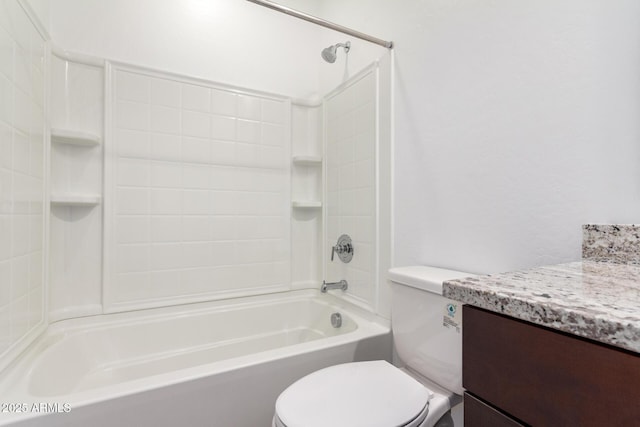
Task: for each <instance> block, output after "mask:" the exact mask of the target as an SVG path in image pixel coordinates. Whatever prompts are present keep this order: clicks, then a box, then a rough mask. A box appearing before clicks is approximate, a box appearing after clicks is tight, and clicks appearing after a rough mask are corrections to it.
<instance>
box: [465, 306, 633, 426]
mask: <svg viewBox="0 0 640 427" xmlns="http://www.w3.org/2000/svg"><path fill="white" fill-rule="evenodd" d="M463 319H464V327H463V384H464V387H465V388H466V389H467V390H468V391H470V392H471V393H472V394H474V395H476V396H478V397H480V398H482V400H483V401H485V402H487V403H489V404H490V405H492V406H494V407H496V408H500V410H502V411H504V412H506V413H508V414H510V415H512V416H513V417H514V418H516V419H518V420H521V421H522V422H524V423H526V424H529V425H532V426H581V427H582V426H604V425H610V426H640V356H638V354H636V353H632V352H629V351H625V350H622V349H618V348H615V347H611V346H606V345H602V344H599V343H596V342H593V341H590V340H587V339H582V338H579V337H575V336H573V335H569V334H565V333H561V332H558V331H554V330H551V329H548V328H544V327H540V326H536V325H533V324H531V323H528V322H523V321H520V320H516V319H513V318H510V317H507V316H503V315H499V314H496V313H492V312H489V311H486V310H482V309H478V308H476V307H472V306H468V305H465V306H464V308H463Z"/></svg>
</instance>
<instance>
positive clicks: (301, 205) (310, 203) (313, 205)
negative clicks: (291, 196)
mask: <svg viewBox="0 0 640 427" xmlns="http://www.w3.org/2000/svg"><path fill="white" fill-rule="evenodd" d="M291 207H293V208H294V209H318V208H321V207H322V202H320V201H318V200H294V201H292V202H291Z"/></svg>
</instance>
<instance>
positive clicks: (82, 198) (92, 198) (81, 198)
mask: <svg viewBox="0 0 640 427" xmlns="http://www.w3.org/2000/svg"><path fill="white" fill-rule="evenodd" d="M101 201H102V197H101V196H100V195H98V194H79V193H54V194H51V206H85V207H92V206H97V205H99V204H100V202H101Z"/></svg>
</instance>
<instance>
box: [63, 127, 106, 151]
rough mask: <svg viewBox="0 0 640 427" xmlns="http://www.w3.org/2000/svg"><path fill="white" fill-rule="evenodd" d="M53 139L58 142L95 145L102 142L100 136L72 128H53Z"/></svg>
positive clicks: (86, 145)
mask: <svg viewBox="0 0 640 427" xmlns="http://www.w3.org/2000/svg"><path fill="white" fill-rule="evenodd" d="M51 141H52V142H56V143H58V144H69V145H77V146H81V147H93V146H96V145H99V144H100V136H98V135H95V134H92V133H89V132H83V131H77V130H70V129H60V128H52V129H51Z"/></svg>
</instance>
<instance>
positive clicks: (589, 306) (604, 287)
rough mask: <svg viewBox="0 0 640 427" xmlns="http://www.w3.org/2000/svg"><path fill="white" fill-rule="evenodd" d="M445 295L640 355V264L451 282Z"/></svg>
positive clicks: (582, 265)
mask: <svg viewBox="0 0 640 427" xmlns="http://www.w3.org/2000/svg"><path fill="white" fill-rule="evenodd" d="M443 294H444V296H445V297H447V298H450V299H453V300H457V301H460V302H463V303H466V304H471V305H474V306H476V307H480V308H484V309H487V310H490V311H493V312H496V313H501V314H505V315H508V316H512V317H515V318H517V319H521V320H525V321H528V322H532V323H535V324H538V325H542V326H547V327H550V328H554V329H557V330H560V331H564V332H568V333H571V334H574V335H578V336H581V337H585V338H589V339H592V340H595V341H599V342H602V343H606V344H610V345H613V346H616V347H621V348H624V349H627V350H631V351H634V352H636V353H640V265H634V264H617V263H609V262H600V261H592V260H589V259H585V260H583V261H581V262H573V263H568V264H558V265H553V266H546V267H538V268H532V269H529V270H522V271H513V272H508V273H500V274H491V275H487V276H474V277H470V278H465V279H457V280H450V281H446V282H445V283H444V290H443Z"/></svg>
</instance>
